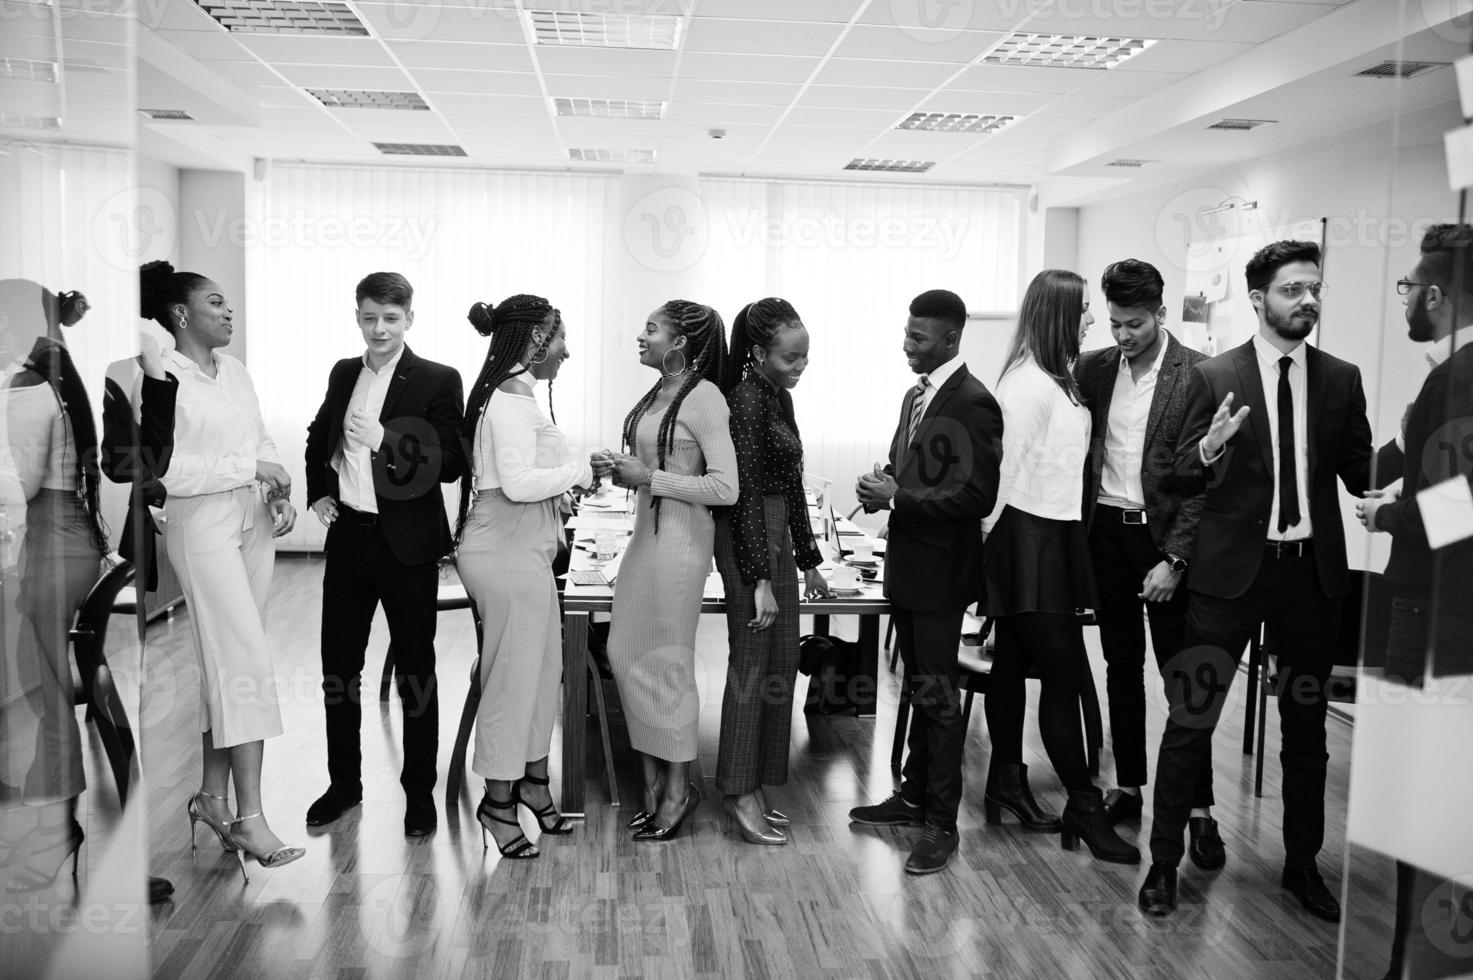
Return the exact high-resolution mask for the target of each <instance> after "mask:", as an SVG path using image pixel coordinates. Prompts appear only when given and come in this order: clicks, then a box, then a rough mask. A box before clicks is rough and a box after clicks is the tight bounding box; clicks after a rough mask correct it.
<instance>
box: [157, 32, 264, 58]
mask: <svg viewBox="0 0 1473 980" xmlns="http://www.w3.org/2000/svg"><path fill="white" fill-rule="evenodd" d="M154 33H156V34H157V35H158V36H159V37H161V38H163V39H164V40H165V41H168V42H169V43H170V44H172V45H173V46H174V47H176V48H178V49H179V50H180V51H183V52H184V53H185V54H187V55H190V56H191V57H194V58H198V59H199V60H200V61H217V60H224V61H239V60H240V59H242V58H249V57H250V56H251V55H250V52H249V51H247V50H245V48H243V47H242V46H241V44H240V41H239V39H238V37H237V36H236V35H232V34H229V33H227V32H226V31H223V30H219V29H218V28H217V29H215V30H209V31H155V32H154Z"/></svg>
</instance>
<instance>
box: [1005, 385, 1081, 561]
mask: <svg viewBox="0 0 1473 980" xmlns="http://www.w3.org/2000/svg"><path fill="white" fill-rule="evenodd" d="M996 395H997V403H998V404H999V405H1001V406H1002V442H1003V449H1002V468H1001V472H1000V473H999V475H998V485H997V504H996V505H995V506H994V507H993V510H992V513H991V514H989V515H988V516H987V518H986V519H985V520H983V521H982V530H983V531H985V532H989V533H990V532H991V531H992V528H993V526H994V525H995V524H997V520H998V518H999V517H1001V516H1002V509H1003V508H1004V507H1006V506H1008V505H1011V506H1013V507H1015V508H1017V509H1018V510H1022V511H1027V512H1028V513H1030V514H1033V515H1035V516H1037V517H1046V518H1048V519H1050V520H1056V521H1077V520H1079V519H1080V516H1081V507H1080V504H1081V500H1080V498H1081V497H1082V496H1083V484H1082V482H1081V481H1082V480H1083V477H1084V462H1085V459H1086V458H1087V457H1088V456H1089V428H1090V420H1089V409H1087V408H1085V407H1084V406H1083V405H1078V404H1076V403H1074V402H1073V401H1071V400H1070V398H1069V396H1068V395H1067V394H1065V393H1064V390H1063V389H1062V388H1060V387H1059V383H1058V382H1057V381H1055V380H1054V379H1053V378H1051V377H1049V376H1048V375H1047V374H1045V373H1044V370H1043V368H1041V367H1039V366H1038V364H1037V362H1035V361H1034V360H1033V358H1031V357H1028V358H1026V359H1025V360H1024V361H1023V362H1022V363H1021V364H1018V365H1017V366H1016V367H1013V368H1011V369H1009V370H1008V371H1007V372H1005V373H1004V374H1003V376H1002V378H1001V379H1000V380H999V381H998V382H997V389H996Z"/></svg>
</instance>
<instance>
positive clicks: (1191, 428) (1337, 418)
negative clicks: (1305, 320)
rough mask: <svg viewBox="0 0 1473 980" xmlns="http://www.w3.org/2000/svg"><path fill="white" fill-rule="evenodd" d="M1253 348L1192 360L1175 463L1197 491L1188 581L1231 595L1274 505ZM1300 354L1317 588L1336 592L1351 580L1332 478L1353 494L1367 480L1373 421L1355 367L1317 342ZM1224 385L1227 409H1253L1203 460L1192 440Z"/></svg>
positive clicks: (1255, 560)
mask: <svg viewBox="0 0 1473 980" xmlns="http://www.w3.org/2000/svg"><path fill="white" fill-rule="evenodd" d="M1257 358H1258V355H1257V353H1256V352H1255V351H1254V348H1253V342H1252V341H1251V340H1250V341H1248V343H1246V344H1243V345H1242V346H1241V347H1237V348H1234V349H1233V350H1230V351H1228V352H1226V353H1224V354H1219V355H1218V356H1217V357H1213V358H1210V359H1208V360H1206V361H1203V362H1202V363H1201V364H1198V365H1197V366H1196V367H1195V368H1193V369H1192V374H1191V381H1190V383H1189V385H1188V388H1187V414H1186V421H1185V422H1184V423H1183V425H1182V433H1181V440H1180V442H1179V443H1178V444H1177V473H1178V475H1179V476H1180V477H1181V478H1182V479H1183V480H1184V481H1185V482H1184V484H1183V486H1184V488H1186V489H1188V490H1190V489H1195V488H1202V489H1203V490H1204V491H1205V497H1204V498H1203V502H1202V516H1201V519H1200V521H1199V522H1198V524H1197V540H1196V548H1195V555H1194V559H1193V561H1192V567H1191V569H1190V570H1189V571H1188V573H1187V575H1188V577H1187V587H1188V588H1190V589H1191V590H1192V591H1194V592H1202V593H1205V594H1206V595H1211V596H1216V597H1218V598H1222V599H1236V598H1237V597H1239V596H1241V595H1243V594H1244V593H1245V592H1247V591H1248V588H1249V586H1251V585H1252V584H1253V580H1254V578H1255V577H1256V576H1257V575H1258V569H1259V566H1260V565H1261V564H1262V563H1263V560H1264V547H1263V545H1264V542H1265V541H1267V539H1268V533H1269V526H1268V518H1269V513H1270V511H1271V510H1272V508H1273V500H1274V492H1275V491H1274V483H1275V472H1274V461H1273V436H1272V433H1270V431H1269V426H1268V407H1267V405H1268V403H1267V402H1266V401H1265V398H1264V393H1263V381H1262V379H1261V377H1260V376H1259V373H1258V360H1257ZM1304 363H1305V392H1306V394H1305V399H1306V402H1307V404H1306V410H1307V413H1308V414H1307V416H1306V419H1307V423H1308V425H1307V428H1308V432H1309V436H1308V443H1309V445H1308V446H1307V447H1306V449H1307V453H1308V457H1309V473H1308V474H1307V479H1308V481H1309V482H1308V491H1309V492H1308V497H1309V518H1310V521H1311V522H1312V523H1313V525H1314V558H1315V565H1316V568H1317V570H1318V572H1319V579H1320V588H1321V589H1322V590H1323V592H1324V594H1325V595H1326V596H1327V597H1329V598H1335V597H1337V596H1342V595H1344V594H1345V593H1346V592H1348V591H1349V590H1350V575H1349V572H1348V571H1347V564H1346V560H1345V524H1344V521H1343V519H1342V518H1341V515H1340V495H1339V492H1338V491H1337V490H1336V488H1335V479H1336V477H1339V478H1340V480H1341V481H1342V482H1344V484H1345V489H1346V490H1348V491H1349V492H1350V493H1351V494H1352V495H1353V496H1356V497H1359V496H1360V495H1361V494H1363V493H1365V491H1366V489H1367V488H1368V487H1369V486H1370V482H1371V469H1372V460H1373V459H1374V454H1373V452H1372V450H1371V424H1370V422H1368V421H1367V420H1366V395H1365V390H1364V389H1363V387H1362V386H1361V380H1360V368H1358V367H1356V366H1355V365H1354V364H1351V363H1349V362H1348V361H1342V360H1340V359H1339V358H1338V357H1334V356H1332V355H1330V354H1326V353H1325V352H1324V351H1322V350H1319V349H1317V348H1315V347H1308V348H1306V350H1305V362H1304ZM1228 392H1233V393H1234V401H1233V408H1234V410H1236V409H1238V408H1241V407H1242V406H1243V405H1249V406H1251V411H1249V413H1248V418H1247V419H1246V420H1244V422H1243V424H1242V426H1241V427H1240V428H1239V429H1238V431H1237V433H1236V434H1235V435H1234V436H1233V437H1232V439H1230V440H1228V443H1227V445H1226V446H1224V447H1223V452H1222V455H1221V456H1219V457H1218V458H1217V460H1215V461H1214V463H1213V464H1212V465H1211V466H1207V467H1204V466H1203V465H1202V458H1201V455H1200V454H1199V452H1198V444H1199V443H1200V442H1201V441H1202V437H1203V436H1205V435H1206V434H1207V429H1208V428H1209V427H1210V426H1211V424H1212V416H1213V413H1214V412H1216V411H1217V407H1218V406H1219V405H1221V404H1222V400H1223V399H1224V398H1225V397H1227V394H1228ZM1305 478H1306V477H1305V476H1304V475H1301V479H1305Z"/></svg>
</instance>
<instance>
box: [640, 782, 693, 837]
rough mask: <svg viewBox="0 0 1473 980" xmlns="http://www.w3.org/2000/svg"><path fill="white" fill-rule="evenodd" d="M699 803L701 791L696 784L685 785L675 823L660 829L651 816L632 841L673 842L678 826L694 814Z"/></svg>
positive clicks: (678, 831) (678, 830) (677, 832)
mask: <svg viewBox="0 0 1473 980" xmlns="http://www.w3.org/2000/svg"><path fill="white" fill-rule="evenodd" d="M700 802H701V791H700V790H698V789H696V784H695V783H689V784H687V785H686V788H685V802H684V803H683V804H681V807H680V816H678V817H676V818H675V822H674V823H672V824H671V825H670V826H668V827H661V826H659V825H658V824H656V823H655V818H654V816H651V817H650V819H649V821H648V822H647V823H646V824H645V825H644V826H643V827H641V828H639V830H637V831H636V832H635V834H634V839H635V840H637V841H659V842H663V841H668V840H674V839H675V837H676V835H677V834H679V833H680V826H681V824H683V823H685V818H686V817H688V816H690V815H691V814H692V813H693V812H695V809H696V806H697V805H698V804H699V803H700Z"/></svg>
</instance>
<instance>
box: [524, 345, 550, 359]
mask: <svg viewBox="0 0 1473 980" xmlns="http://www.w3.org/2000/svg"><path fill="white" fill-rule="evenodd" d="M545 360H547V345H546V344H543V345H542V346H541V347H539V348H537V353H536V354H535V355H534V356H533V357H532V358H531V359H530V360H528V361H527V363H528V364H541V363H542V362H543V361H545Z"/></svg>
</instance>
